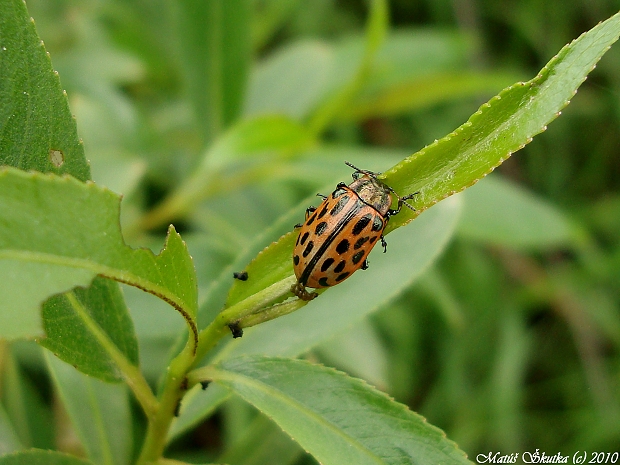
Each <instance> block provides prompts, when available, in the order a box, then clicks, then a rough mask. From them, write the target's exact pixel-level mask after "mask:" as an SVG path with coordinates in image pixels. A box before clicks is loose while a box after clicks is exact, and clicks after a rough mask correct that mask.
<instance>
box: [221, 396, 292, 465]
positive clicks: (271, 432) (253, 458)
mask: <svg viewBox="0 0 620 465" xmlns="http://www.w3.org/2000/svg"><path fill="white" fill-rule="evenodd" d="M214 387H215V386H214ZM209 389H211V388H210V387H209ZM244 405H246V406H247V404H244ZM302 454H303V451H302V450H301V448H300V447H299V445H298V444H297V443H295V442H294V441H293V440H291V438H290V437H288V436H287V435H286V434H284V433H283V432H282V430H281V429H280V428H279V427H278V426H277V425H276V424H274V423H273V422H272V421H271V420H269V419H268V418H267V417H265V416H264V415H257V416H256V418H255V419H254V421H252V423H251V424H250V425H249V426H248V427H247V428H245V430H244V431H243V432H241V438H240V439H239V440H237V441H235V442H233V443H232V444H230V445H229V446H228V447H227V449H226V450H225V452H224V453H223V454H222V455H221V456H220V457H219V458H218V463H226V464H228V465H264V464H267V463H268V464H269V465H290V464H294V463H298V459H299V457H300V456H301V455H302Z"/></svg>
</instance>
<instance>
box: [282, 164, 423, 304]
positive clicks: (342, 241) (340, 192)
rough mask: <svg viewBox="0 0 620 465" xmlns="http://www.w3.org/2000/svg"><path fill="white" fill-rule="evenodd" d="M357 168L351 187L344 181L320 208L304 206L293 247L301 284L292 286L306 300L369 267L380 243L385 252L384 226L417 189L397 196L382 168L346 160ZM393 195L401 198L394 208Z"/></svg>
mask: <svg viewBox="0 0 620 465" xmlns="http://www.w3.org/2000/svg"><path fill="white" fill-rule="evenodd" d="M345 163H346V164H347V165H348V166H350V167H351V168H353V169H354V170H355V171H354V172H353V174H352V177H353V182H352V183H351V184H349V185H348V186H347V185H346V184H345V183H343V182H341V183H339V184H338V185H337V186H336V190H334V192H332V193H331V195H330V196H328V197H323V199H324V200H323V202H322V203H321V205H319V206H318V208H314V207H310V208H308V209H307V210H306V219H305V222H304V223H303V224H299V225H297V226H296V227H297V228H299V236H298V237H297V242H296V244H295V249H294V251H293V267H294V269H295V276H296V277H297V283H296V284H294V285H293V287H292V288H291V291H292V292H293V293H294V294H295V295H296V296H297V297H299V298H300V299H302V300H312V299H314V298H315V297H316V296H317V293H316V292H308V291H307V290H306V286H307V287H311V288H314V289H317V288H321V287H329V286H334V285H336V284H339V283H341V282H342V281H344V280H345V279H347V278H348V277H349V276H351V275H352V274H353V273H354V272H355V271H356V270H358V269H360V268H361V269H363V270H365V269H367V268H368V262H367V260H366V257H367V256H368V254H369V252H370V251H371V250H372V248H373V247H374V246H375V245H376V243H377V242H381V245H382V246H383V252H386V251H387V242H385V239H384V237H383V231H384V230H385V227H386V226H387V223H388V220H389V219H390V217H391V216H393V215H396V214H397V213H398V212H400V209H401V207H402V206H403V205H406V206H407V207H408V208H410V209H411V210H413V211H415V209H414V208H413V207H412V206H411V205H410V204H408V203H407V202H406V200H409V199H410V198H412V197H413V196H414V195H416V194H418V192H415V193H413V194H409V195H407V196H405V197H399V196H398V194H397V193H396V192H394V190H393V189H392V188H391V187H390V186H388V185H387V184H384V183H383V182H381V181H380V180H379V179H378V178H377V176H378V174H379V173H374V172H372V171H367V170H362V169H359V168H357V167H356V166H354V165H352V164H351V163H349V162H345ZM392 195H394V196H395V197H396V198H397V199H398V204H397V206H396V209H390V206H391V205H392Z"/></svg>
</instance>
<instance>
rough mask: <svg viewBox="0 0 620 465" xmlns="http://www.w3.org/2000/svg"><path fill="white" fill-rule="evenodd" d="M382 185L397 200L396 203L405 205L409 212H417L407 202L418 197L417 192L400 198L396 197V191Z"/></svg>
mask: <svg viewBox="0 0 620 465" xmlns="http://www.w3.org/2000/svg"><path fill="white" fill-rule="evenodd" d="M383 185H384V186H385V187H387V188H388V189H389V190H390V192H391V193H392V194H394V195H395V196H396V198H397V199H398V201H399V202H400V203H402V204H403V205H406V206H407V207H408V208H409V210H411V211H413V212H415V211H417V210H416V209H415V208H414V207H413V205H411V204H410V203H409V202H407V200H409V199H412V198H413V197H414V196H416V195H418V194H419V193H420V191H417V192H414V193H413V194H409V195H405V196H404V197H401V196H400V195H398V194H397V193H396V191H395V190H394V189H392V188H391V187H390V186H388V185H387V184H383Z"/></svg>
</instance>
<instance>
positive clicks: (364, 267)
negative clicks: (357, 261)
mask: <svg viewBox="0 0 620 465" xmlns="http://www.w3.org/2000/svg"><path fill="white" fill-rule="evenodd" d="M367 269H368V259H366V260H364V261H363V262H362V270H367Z"/></svg>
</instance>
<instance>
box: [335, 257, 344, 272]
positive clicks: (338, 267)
mask: <svg viewBox="0 0 620 465" xmlns="http://www.w3.org/2000/svg"><path fill="white" fill-rule="evenodd" d="M346 264H347V262H345V261H344V260H342V261H341V262H340V263H338V266H336V268H334V273H340V272H341V271H342V270H344V267H345V266H346Z"/></svg>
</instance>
